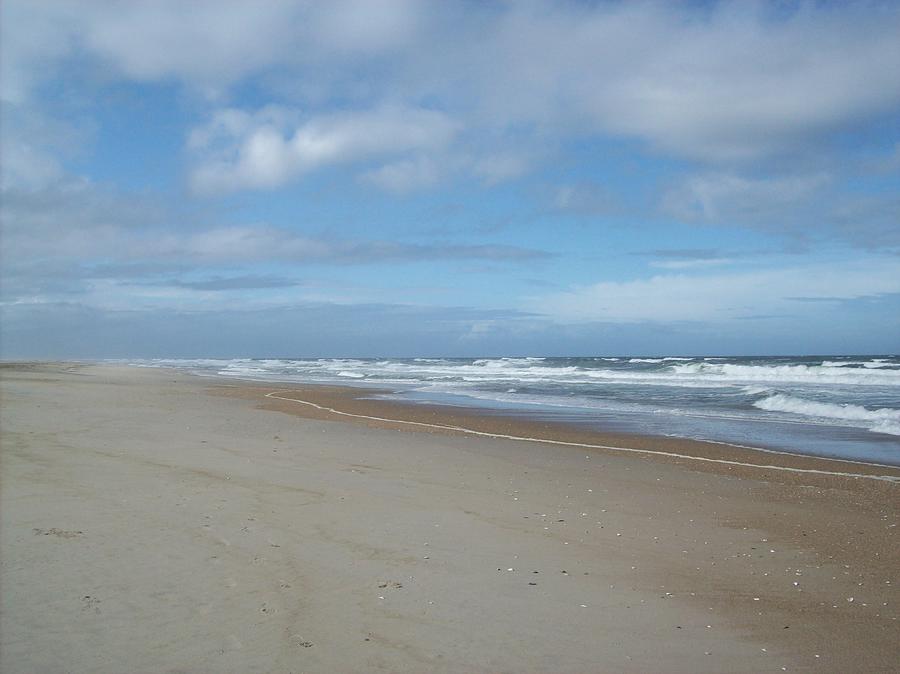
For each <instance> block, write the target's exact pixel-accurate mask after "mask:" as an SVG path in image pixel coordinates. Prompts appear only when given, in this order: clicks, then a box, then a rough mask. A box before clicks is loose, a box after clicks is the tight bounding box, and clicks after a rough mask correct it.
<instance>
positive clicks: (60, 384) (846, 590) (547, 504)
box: [0, 363, 900, 673]
mask: <svg viewBox="0 0 900 674" xmlns="http://www.w3.org/2000/svg"><path fill="white" fill-rule="evenodd" d="M0 382H2V416H0V422H2V436H0V439H2V455H0V475H2V482H0V571H2V574H0V596H2V600H0V602H2V603H0V671H3V672H9V673H13V672H23V673H24V672H29V673H34V672H123V671H134V672H251V671H252V672H373V671H381V672H781V671H793V672H797V671H801V672H890V671H897V663H898V662H900V623H898V615H900V611H898V607H900V591H898V585H900V578H898V576H897V570H898V569H900V546H898V544H897V522H898V515H900V469H898V468H896V467H884V466H874V465H866V464H859V463H851V462H841V461H831V460H824V459H816V458H809V457H796V456H788V455H780V454H773V453H763V452H755V451H752V450H749V449H740V448H733V447H728V446H724V445H716V444H711V443H699V442H689V441H684V440H676V439H670V438H652V437H637V436H623V435H618V436H617V435H604V434H600V433H587V432H584V431H579V430H577V429H572V428H565V427H562V426H553V425H549V424H543V423H538V422H535V421H528V420H525V419H512V418H506V417H500V416H496V415H486V414H478V413H476V412H466V411H464V410H448V409H442V408H439V407H428V406H409V405H406V406H404V405H399V404H394V403H389V402H385V401H372V400H365V399H361V396H363V395H364V394H365V392H360V391H359V390H355V391H354V390H348V389H340V388H333V387H299V386H296V387H291V386H287V385H264V384H260V383H251V382H246V383H244V382H239V381H226V380H222V379H214V378H200V377H193V376H190V375H185V374H181V373H177V372H173V371H169V370H163V369H150V368H129V367H124V366H110V365H84V364H40V363H33V364H11V363H7V364H5V365H4V366H3V367H2V369H0ZM308 403H312V404H308ZM448 427H456V428H455V429H454V428H448ZM497 436H516V437H519V438H527V439H509V438H503V437H497ZM601 445H602V446H605V447H606V448H603V447H601Z"/></svg>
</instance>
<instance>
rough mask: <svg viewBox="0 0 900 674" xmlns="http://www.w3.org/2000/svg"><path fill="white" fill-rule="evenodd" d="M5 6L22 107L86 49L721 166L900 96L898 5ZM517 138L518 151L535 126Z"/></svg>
mask: <svg viewBox="0 0 900 674" xmlns="http://www.w3.org/2000/svg"><path fill="white" fill-rule="evenodd" d="M2 5H3V8H4V9H3V12H4V15H3V19H4V20H3V21H2V24H3V26H4V27H3V30H4V33H3V40H2V49H3V53H2V59H0V67H3V73H2V74H3V77H2V80H3V81H2V86H3V89H4V91H5V92H6V93H4V96H5V97H6V98H7V99H8V100H21V99H23V98H24V97H26V96H27V95H28V92H29V91H30V90H31V89H32V86H33V84H34V81H35V80H36V79H37V78H40V77H43V76H53V75H55V74H57V73H58V70H57V69H56V68H55V65H57V64H58V63H60V62H61V60H63V59H65V58H68V57H70V56H76V57H80V60H81V62H82V63H89V64H94V65H96V66H98V68H99V69H101V70H102V71H103V72H104V74H105V75H107V76H111V77H121V78H125V79H130V80H138V81H145V82H148V81H167V80H171V81H178V82H182V83H184V84H185V85H186V86H187V87H188V89H189V90H191V91H192V92H199V93H201V94H210V93H219V94H221V93H222V92H223V91H225V92H227V90H228V88H229V87H230V86H231V85H233V84H235V83H238V82H240V81H242V80H243V79H244V78H247V77H249V76H257V75H271V76H273V77H276V78H277V79H278V81H279V82H280V83H281V84H280V86H279V91H281V92H282V93H283V94H284V95H286V96H288V97H293V101H297V100H301V101H303V102H304V103H310V102H312V103H313V104H314V105H316V106H318V110H319V112H322V110H323V109H324V108H323V106H328V105H329V104H331V103H333V102H335V101H339V102H340V103H341V105H342V107H344V108H352V109H356V110H371V109H377V108H378V107H379V106H382V105H384V102H385V101H386V100H393V101H412V102H419V101H423V100H428V101H429V102H430V103H429V107H433V108H434V109H444V110H446V111H447V114H452V115H453V117H454V118H456V119H459V120H460V121H461V122H464V123H465V126H466V128H467V129H472V130H476V131H477V130H482V131H485V132H486V133H488V134H491V135H492V136H494V137H497V136H496V132H497V131H498V130H499V131H500V132H501V137H502V132H503V131H505V130H508V129H519V130H522V129H530V130H531V131H532V132H533V133H534V134H536V135H533V136H529V137H530V138H531V141H532V142H534V143H537V144H541V145H545V144H547V143H552V142H554V140H555V139H556V140H558V139H563V140H565V139H567V138H572V137H575V138H580V137H585V136H595V135H608V136H614V137H622V136H625V137H630V138H636V139H639V140H641V141H644V142H645V143H646V144H647V145H648V146H650V147H652V148H655V149H656V150H660V151H663V152H667V153H671V154H674V155H677V156H681V157H688V158H692V159H699V160H701V161H706V162H726V163H731V162H742V161H748V160H755V159H759V158H765V157H769V156H772V155H784V154H787V153H795V152H800V151H806V152H814V151H819V150H820V149H821V144H820V143H818V142H816V141H818V140H821V139H822V138H823V137H827V136H828V135H829V134H831V133H833V132H836V131H840V130H841V129H843V128H846V127H848V125H853V124H855V123H857V122H858V121H860V120H864V119H871V118H875V117H877V116H878V115H884V114H890V112H891V111H892V110H896V108H897V105H898V104H900V67H896V66H897V64H898V63H900V40H897V39H896V36H897V34H898V32H900V10H898V8H897V6H896V5H893V4H891V3H884V4H874V3H854V4H848V5H835V6H825V7H818V6H815V5H807V4H804V5H801V6H799V7H789V8H787V9H785V8H784V7H774V6H772V5H770V4H767V3H746V2H742V1H735V2H721V3H714V4H713V5H712V6H709V7H698V6H695V5H692V4H680V3H679V4H676V3H629V2H622V3H596V4H584V3H575V2H573V3H553V2H549V1H547V2H529V3H509V4H501V5H488V4H483V5H481V4H472V3H466V4H449V3H428V2H412V1H410V0H403V1H401V0H395V1H392V2H388V3H372V2H367V1H365V0H342V1H341V2H328V3H321V2H310V1H307V0H267V1H266V2H261V3H246V2H239V1H236V0H196V1H195V2H192V3H190V7H189V8H188V7H186V6H185V5H184V3H182V2H178V1H177V0H131V1H129V2H122V3H114V4H110V3H109V2H105V1H100V0H96V1H93V2H92V1H88V0H85V1H83V2H80V3H78V4H77V5H76V4H72V3H67V2H51V1H48V2H41V3H34V2H28V1H27V0H8V1H7V2H4V3H2ZM776 15H778V16H776ZM312 92H315V93H312ZM432 102H433V103H432ZM359 114H364V113H359ZM259 142H260V143H261V144H262V145H263V146H264V147H263V148H261V152H263V153H264V154H265V153H268V152H271V151H274V150H273V148H272V147H270V145H273V143H268V142H267V139H266V138H265V137H262V138H260V139H259ZM281 142H282V143H284V139H283V138H282V141H281ZM506 145H507V146H508V147H507V149H509V150H520V149H521V147H517V145H521V134H520V135H519V136H507V141H506ZM478 166H479V164H477V163H475V164H473V165H472V168H473V169H477V168H478Z"/></svg>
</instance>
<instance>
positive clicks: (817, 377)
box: [671, 363, 900, 386]
mask: <svg viewBox="0 0 900 674" xmlns="http://www.w3.org/2000/svg"><path fill="white" fill-rule="evenodd" d="M671 369H672V372H673V373H674V374H675V375H677V376H678V377H683V378H685V379H696V378H707V379H709V380H712V381H730V382H734V383H744V382H747V383H750V382H770V383H773V384H778V383H795V384H850V385H857V386H900V370H887V369H885V370H881V369H875V370H870V369H861V368H845V367H822V366H820V365H736V364H732V363H688V364H685V365H673V366H672V368H671Z"/></svg>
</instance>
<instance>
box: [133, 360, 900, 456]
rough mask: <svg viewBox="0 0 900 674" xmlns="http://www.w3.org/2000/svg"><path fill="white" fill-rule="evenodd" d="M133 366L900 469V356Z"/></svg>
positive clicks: (203, 362) (207, 362)
mask: <svg viewBox="0 0 900 674" xmlns="http://www.w3.org/2000/svg"><path fill="white" fill-rule="evenodd" d="M117 362H121V361H117ZM128 362H130V363H131V364H135V365H142V366H151V367H173V368H178V369H183V370H187V371H189V372H192V373H195V374H199V375H218V376H224V377H234V378H238V379H248V380H256V381H268V382H272V383H276V382H293V383H318V384H342V385H350V386H359V387H365V388H373V389H375V388H378V389H387V390H389V391H390V393H388V394H384V393H380V392H375V391H373V392H372V395H373V396H375V397H380V398H385V397H387V398H394V399H400V400H405V401H409V402H428V403H440V404H445V405H456V406H466V407H479V408H487V409H492V410H498V411H503V412H504V413H507V414H522V415H527V416H528V417H530V418H539V419H549V420H554V421H563V422H566V423H570V424H577V425H580V426H584V427H588V428H595V429H601V430H607V431H622V432H630V433H641V434H650V435H664V436H674V437H683V438H693V439H702V440H715V441H722V442H729V443H735V444H740V445H747V446H751V447H758V448H762V449H771V450H778V451H788V452H796V453H800V454H812V455H816V456H828V457H838V458H845V459H853V460H858V461H871V462H876V463H884V464H891V465H900V357H898V356H889V355H878V356H824V357H823V356H816V357H805V356H804V357H786V356H785V357H782V356H779V357H740V358H735V357H728V358H725V357H713V356H708V357H681V356H660V357H650V356H645V357H602V356H599V357H590V358H540V357H529V358H409V359H398V358H364V359H363V358H360V359H356V358H317V359H303V358H300V359H292V358H277V359H255V358H254V359H230V360H217V359H192V360H187V359H176V360H166V359H158V360H140V361H128Z"/></svg>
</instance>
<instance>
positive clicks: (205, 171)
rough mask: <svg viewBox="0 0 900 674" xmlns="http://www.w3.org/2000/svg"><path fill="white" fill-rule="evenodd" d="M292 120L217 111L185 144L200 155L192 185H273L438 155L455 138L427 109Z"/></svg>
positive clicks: (208, 189) (275, 113)
mask: <svg viewBox="0 0 900 674" xmlns="http://www.w3.org/2000/svg"><path fill="white" fill-rule="evenodd" d="M295 116H296V115H293V114H292V113H290V112H289V111H286V110H283V109H275V108H266V109H263V110H261V111H260V112H259V113H257V114H250V113H245V112H242V111H237V110H224V111H220V112H219V113H217V114H216V115H215V116H214V117H213V119H212V121H211V122H210V124H209V125H207V126H206V127H202V128H200V129H195V130H194V131H193V132H192V133H191V136H190V139H189V146H190V147H191V148H192V149H193V150H194V151H195V153H197V155H198V162H197V167H196V168H195V169H194V171H193V173H192V175H191V182H192V185H193V187H194V188H195V189H196V190H197V191H198V192H202V193H212V192H221V191H229V190H234V189H241V188H256V189H259V188H272V187H277V186H279V185H282V184H284V183H285V182H287V181H288V180H290V179H291V178H293V177H295V176H297V175H300V174H302V173H305V172H307V171H311V170H314V169H317V168H320V167H323V166H327V165H332V164H339V163H345V162H353V161H359V160H363V159H369V158H373V157H380V156H396V155H398V154H404V153H408V152H421V151H428V150H437V149H440V148H442V147H444V146H445V145H446V144H447V143H448V142H449V141H450V139H451V138H452V137H453V135H454V133H455V132H456V124H455V123H454V122H453V121H452V120H451V119H450V118H449V117H448V116H447V115H445V114H443V113H441V112H438V111H435V110H428V109H425V108H410V107H402V106H382V107H379V108H376V109H373V110H369V111H365V112H350V113H335V114H332V115H325V116H320V117H314V118H312V119H309V120H307V121H305V122H302V123H299V124H296V123H293V124H292V123H290V121H289V120H290V119H291V118H292V117H295ZM401 172H402V169H395V170H394V175H391V169H387V171H386V173H384V175H381V176H380V180H381V181H382V182H386V183H388V184H390V183H391V181H393V183H395V184H397V185H399V184H400V183H401V182H402V181H403V180H404V178H403V176H401V175H400V173H401ZM373 179H376V180H378V179H379V176H378V175H377V174H376V175H374V176H373Z"/></svg>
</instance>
